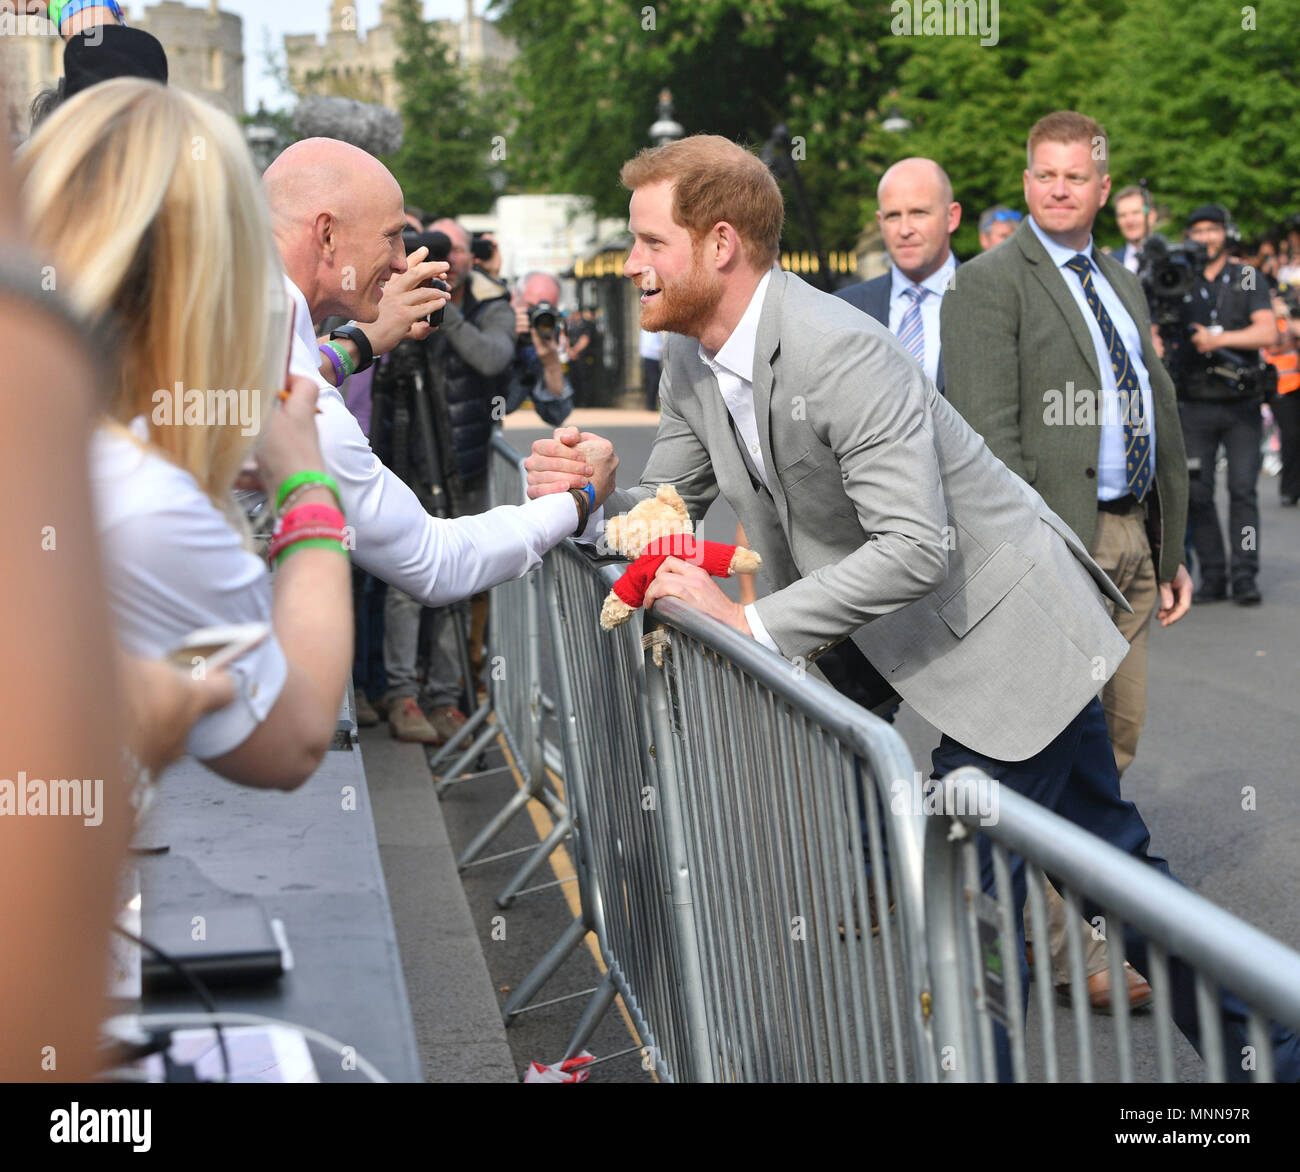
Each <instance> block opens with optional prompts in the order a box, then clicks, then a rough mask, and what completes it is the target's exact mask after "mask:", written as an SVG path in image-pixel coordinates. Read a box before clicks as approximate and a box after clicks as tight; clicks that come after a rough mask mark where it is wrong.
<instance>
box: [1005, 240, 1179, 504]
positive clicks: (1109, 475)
mask: <svg viewBox="0 0 1300 1172" xmlns="http://www.w3.org/2000/svg"><path fill="white" fill-rule="evenodd" d="M1029 226H1030V227H1031V228H1032V229H1033V231H1034V234H1035V235H1036V236H1037V237H1038V239H1039V240H1040V241H1041V242H1042V245H1043V247H1044V248H1046V249H1047V255H1048V256H1050V257H1051V258H1052V263H1053V264H1055V265H1056V267H1057V268H1059V269H1060V270H1061V276H1062V277H1063V278H1064V279H1065V285H1066V288H1068V289H1069V290H1070V295H1071V296H1072V297H1073V298H1074V300H1075V303H1076V304H1077V305H1078V307H1079V313H1080V314H1082V315H1083V321H1084V324H1085V325H1086V326H1087V327H1088V335H1089V336H1090V337H1091V338H1092V346H1093V350H1094V351H1095V352H1096V356H1097V369H1098V370H1099V371H1100V372H1101V386H1100V388H1098V389H1099V390H1100V391H1101V401H1102V409H1101V450H1100V451H1099V452H1098V455H1097V499H1098V500H1103V501H1110V500H1115V499H1116V498H1117V497H1122V496H1127V495H1128V494H1129V493H1130V492H1131V491H1132V490H1131V489H1130V488H1129V484H1128V470H1127V465H1126V463H1125V453H1126V451H1127V445H1126V444H1125V442H1124V415H1123V412H1122V411H1121V409H1120V400H1119V394H1118V387H1117V385H1116V381H1115V370H1114V368H1113V367H1112V366H1111V364H1110V351H1109V350H1107V349H1106V340H1105V338H1103V337H1102V333H1101V324H1100V323H1099V322H1098V321H1097V315H1096V314H1095V313H1093V312H1092V310H1091V309H1090V308H1089V306H1088V300H1087V298H1086V297H1085V296H1084V295H1083V280H1082V278H1080V277H1079V275H1078V274H1077V273H1076V272H1075V271H1074V270H1073V269H1069V268H1066V267H1065V266H1066V264H1067V262H1068V261H1069V260H1070V259H1071V258H1072V257H1073V256H1074V255H1075V251H1074V249H1072V248H1067V247H1066V246H1065V245H1064V244H1058V243H1057V242H1056V241H1055V240H1053V239H1052V238H1051V237H1050V236H1048V235H1047V233H1046V232H1044V231H1043V230H1042V229H1041V228H1040V227H1039V226H1038V223H1037V221H1036V220H1035V219H1034V218H1033V216H1030V217H1029ZM1083 253H1084V255H1085V256H1087V257H1088V260H1089V263H1090V265H1091V270H1092V283H1093V287H1094V288H1095V289H1096V290H1097V296H1098V297H1099V298H1100V299H1101V303H1102V305H1104V306H1105V307H1106V312H1107V313H1108V314H1110V320H1111V321H1112V322H1114V323H1115V329H1116V331H1117V332H1118V334H1119V337H1120V341H1122V342H1123V343H1124V349H1125V350H1127V351H1128V360H1129V362H1130V363H1131V364H1132V366H1133V373H1134V374H1136V375H1137V379H1138V385H1139V386H1140V387H1141V389H1142V410H1143V412H1144V413H1145V417H1146V423H1147V427H1148V435H1149V437H1150V442H1151V452H1150V459H1151V480H1152V483H1154V482H1155V468H1156V417H1155V408H1154V404H1153V403H1152V400H1151V376H1150V374H1148V373H1147V368H1146V365H1145V363H1144V362H1143V361H1142V336H1141V334H1139V333H1138V328H1137V324H1136V323H1135V322H1134V321H1133V318H1132V317H1131V316H1130V315H1129V312H1128V310H1127V309H1125V308H1124V303H1123V302H1122V301H1120V299H1119V295H1118V294H1117V293H1116V292H1115V290H1114V288H1113V287H1112V286H1111V283H1110V282H1109V281H1108V280H1106V278H1105V277H1104V276H1103V275H1102V272H1101V269H1099V268H1098V267H1097V262H1096V261H1095V260H1093V259H1092V237H1091V236H1089V237H1088V246H1087V248H1085V249H1084V250H1083ZM1083 389H1084V388H1076V391H1077V390H1083ZM1089 389H1091V388H1089ZM1061 390H1062V392H1064V391H1065V390H1066V388H1064V387H1063V388H1061ZM1074 402H1075V403H1077V399H1076V400H1074ZM1071 406H1072V404H1071V403H1067V410H1068V409H1070V407H1071Z"/></svg>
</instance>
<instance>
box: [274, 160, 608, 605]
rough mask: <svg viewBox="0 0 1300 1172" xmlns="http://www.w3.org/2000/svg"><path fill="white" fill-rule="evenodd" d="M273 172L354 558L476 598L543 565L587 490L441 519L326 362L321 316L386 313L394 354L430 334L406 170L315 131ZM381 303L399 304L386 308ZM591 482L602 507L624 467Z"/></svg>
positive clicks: (431, 597) (301, 355)
mask: <svg viewBox="0 0 1300 1172" xmlns="http://www.w3.org/2000/svg"><path fill="white" fill-rule="evenodd" d="M263 183H264V186H265V189H266V196H267V202H268V204H269V205H270V209H271V223H272V229H273V231H274V234H275V240H276V244H277V246H278V248H279V250H280V256H281V258H282V259H283V261H284V267H285V273H286V276H287V282H286V288H287V291H288V295H289V297H290V298H291V299H292V301H293V303H294V305H295V309H296V314H297V316H296V321H295V328H294V341H293V354H292V358H291V362H290V365H291V367H292V369H293V371H294V373H301V374H305V375H308V376H310V377H312V378H315V379H316V381H317V382H318V384H319V385H320V398H319V404H320V409H321V414H320V417H319V427H320V442H321V453H322V455H323V456H324V460H325V467H326V470H327V471H328V472H329V473H330V475H332V476H333V477H334V478H335V479H336V480H337V481H338V483H339V489H340V492H341V493H342V504H343V511H344V513H345V514H346V516H347V519H348V524H349V525H351V526H352V527H353V529H354V531H355V534H356V549H355V550H354V552H353V561H354V562H355V563H356V564H357V565H359V566H361V567H362V569H364V570H366V571H367V572H369V573H371V574H374V575H375V577H377V578H381V579H383V580H384V581H385V582H388V583H389V584H390V585H393V586H396V587H398V588H399V589H400V590H403V591H405V592H406V593H407V594H410V595H412V596H414V597H416V598H419V599H420V600H421V601H422V602H424V603H425V605H428V606H439V605H443V604H445V603H448V602H453V601H455V600H457V599H461V598H467V597H469V596H470V595H472V594H476V593H478V592H479V591H482V590H487V589H489V588H490V587H492V586H496V585H498V584H500V583H501V582H506V581H509V580H510V579H512V578H517V577H520V576H522V575H523V574H526V573H527V572H528V571H529V570H532V569H534V568H535V567H537V566H538V565H540V564H541V559H542V555H543V554H544V553H545V552H546V551H547V550H548V549H550V548H551V547H552V546H554V545H556V544H558V543H559V542H560V541H562V540H563V539H564V538H565V537H568V536H571V535H572V534H573V533H574V530H575V527H576V526H577V524H578V521H579V519H580V518H582V517H585V516H586V512H585V510H584V509H583V508H582V507H581V506H580V504H579V502H578V501H577V500H576V498H575V497H573V496H571V495H569V494H558V495H557V496H554V497H546V498H544V499H541V500H535V501H529V502H528V503H527V504H524V505H519V506H503V507H501V508H497V509H492V510H490V511H489V512H486V513H482V514H479V515H478V516H471V517H458V518H455V519H454V520H444V519H441V518H437V517H432V516H430V515H429V514H428V513H426V512H425V511H424V509H423V508H422V507H421V505H420V503H419V501H418V500H417V499H416V497H415V494H414V493H413V492H412V491H411V490H410V489H409V488H408V487H407V486H406V485H405V484H403V483H402V482H401V480H399V479H398V478H397V477H396V476H394V475H393V474H392V472H390V471H389V470H388V469H387V468H385V467H384V465H383V464H382V463H380V461H379V459H378V458H377V457H376V456H375V454H374V452H373V451H371V448H370V442H369V441H368V440H367V438H366V436H365V434H364V433H363V432H362V431H361V428H360V426H359V425H358V423H357V421H356V419H355V417H354V416H353V415H352V414H351V412H349V411H348V409H347V406H346V404H345V403H344V400H343V396H342V394H341V393H340V392H339V390H338V389H337V388H336V387H335V386H334V384H333V382H332V381H331V380H330V379H328V378H326V377H325V375H324V374H322V366H324V367H325V368H326V369H328V368H329V366H330V363H329V362H328V360H324V361H323V360H322V356H321V354H320V352H319V351H318V340H317V338H316V336H315V333H314V328H313V325H312V323H313V322H316V321H320V320H322V319H323V318H326V317H329V316H331V315H336V314H337V315H342V316H344V317H349V318H353V319H355V322H356V323H375V326H374V327H372V328H368V329H367V330H366V331H365V333H366V340H367V341H369V342H370V344H371V347H372V349H373V350H374V351H375V353H382V352H384V351H385V350H387V349H391V348H392V347H393V346H395V345H396V344H397V343H398V342H399V341H401V340H402V338H403V337H406V336H408V335H409V336H411V337H414V338H417V339H418V338H420V337H423V336H427V333H428V327H427V325H421V324H420V319H422V318H423V317H424V316H426V315H427V314H428V313H429V312H431V310H433V309H436V308H437V307H438V305H439V304H441V303H442V302H444V301H445V300H446V298H445V295H443V294H441V293H432V291H429V290H420V289H418V288H412V287H411V285H412V280H411V279H406V280H400V278H401V277H402V275H403V274H406V273H407V271H408V263H407V258H406V254H405V248H404V246H403V244H402V229H403V228H404V227H405V225H406V219H405V215H404V212H403V200H402V189H401V187H400V185H399V184H398V182H397V180H396V179H394V178H393V176H392V174H391V173H390V172H389V171H388V169H387V168H386V167H385V166H384V165H383V164H382V163H380V162H379V161H378V160H377V159H375V158H373V157H372V156H370V155H368V154H367V153H366V152H365V151H362V150H359V149H358V148H356V147H353V146H350V145H349V144H347V143H343V142H338V141H336V140H334V139H320V138H317V139H306V140H304V141H302V142H299V143H295V144H294V145H293V146H291V147H289V148H288V150H286V151H285V152H284V153H283V154H282V155H280V157H279V158H278V159H276V161H275V162H274V163H272V164H271V166H270V167H269V168H268V169H267V171H266V174H265V176H264V177H263ZM414 255H416V256H419V255H420V254H418V253H417V254H414ZM421 259H422V257H421ZM445 268H446V266H445V265H441V266H439V265H431V266H430V267H428V268H427V269H421V271H420V272H419V273H416V274H414V276H419V277H420V279H421V280H422V279H423V275H424V274H425V273H427V275H429V276H433V275H435V273H436V272H439V271H445ZM390 281H392V282H393V284H394V285H396V286H397V287H398V290H399V292H398V295H397V296H398V301H397V304H393V303H392V302H390V300H389V297H388V296H387V295H386V292H385V287H386V285H387V284H388V283H389V282H390ZM381 306H389V308H388V309H387V310H386V311H385V312H382V313H381ZM413 323H414V328H412V324H413ZM342 344H343V345H344V347H345V348H346V349H347V350H348V351H349V354H350V355H352V356H354V360H355V359H357V358H361V357H362V355H361V354H360V352H359V346H358V343H357V342H354V341H351V340H344V341H343V343H342ZM589 483H591V487H592V492H591V493H589V494H585V495H586V496H587V497H588V500H589V501H590V498H591V497H594V498H595V505H596V506H598V505H599V504H600V503H601V502H602V501H603V500H604V499H605V497H606V496H607V495H608V494H609V492H610V490H611V489H612V487H613V478H612V475H610V476H607V475H605V474H604V473H602V474H601V475H600V476H597V477H596V479H595V480H594V481H592V482H589ZM579 491H582V490H579Z"/></svg>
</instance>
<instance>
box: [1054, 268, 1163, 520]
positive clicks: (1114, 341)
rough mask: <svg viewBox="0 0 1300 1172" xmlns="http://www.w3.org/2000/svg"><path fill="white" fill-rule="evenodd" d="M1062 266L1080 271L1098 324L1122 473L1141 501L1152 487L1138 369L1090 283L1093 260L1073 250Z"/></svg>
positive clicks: (1145, 419)
mask: <svg viewBox="0 0 1300 1172" xmlns="http://www.w3.org/2000/svg"><path fill="white" fill-rule="evenodd" d="M1065 267H1066V268H1067V269H1072V270H1073V271H1074V272H1076V273H1078V274H1079V280H1080V281H1081V282H1082V283H1083V296H1084V300H1086V301H1087V302H1088V308H1089V309H1091V310H1092V314H1093V316H1094V317H1095V318H1096V319H1097V324H1098V325H1100V326H1101V337H1102V340H1103V341H1104V342H1105V343H1106V352H1107V354H1108V355H1109V356H1110V366H1111V369H1112V370H1113V371H1114V372H1115V386H1116V388H1117V389H1118V391H1119V403H1120V409H1121V410H1122V411H1123V413H1124V453H1125V455H1124V463H1125V473H1126V475H1127V477H1128V486H1129V490H1130V491H1131V492H1132V493H1133V495H1134V496H1135V497H1137V499H1138V500H1139V501H1141V500H1143V499H1144V498H1145V497H1146V495H1147V490H1148V489H1150V487H1151V429H1150V427H1149V426H1148V425H1147V418H1146V404H1145V403H1144V402H1143V398H1142V388H1141V386H1140V385H1139V384H1138V378H1137V372H1136V371H1134V369H1133V364H1132V363H1131V362H1130V361H1129V357H1128V351H1127V350H1126V349H1125V348H1124V343H1123V341H1122V340H1121V339H1120V336H1119V331H1118V330H1116V329H1115V323H1114V322H1113V321H1112V320H1111V317H1110V314H1109V313H1107V312H1106V307H1105V306H1104V305H1102V303H1101V298H1100V297H1099V296H1098V295H1097V287H1096V286H1095V285H1094V284H1093V283H1092V262H1091V261H1089V259H1088V258H1087V257H1086V256H1084V255H1083V253H1081V252H1076V253H1075V254H1074V256H1072V257H1070V259H1069V260H1067V261H1066V262H1065Z"/></svg>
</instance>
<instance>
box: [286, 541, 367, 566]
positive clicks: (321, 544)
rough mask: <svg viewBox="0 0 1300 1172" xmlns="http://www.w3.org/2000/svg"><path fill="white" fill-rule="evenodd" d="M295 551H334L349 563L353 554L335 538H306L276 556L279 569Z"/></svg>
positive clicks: (287, 546)
mask: <svg viewBox="0 0 1300 1172" xmlns="http://www.w3.org/2000/svg"><path fill="white" fill-rule="evenodd" d="M295 549H332V550H336V551H337V552H339V553H341V554H342V555H343V556H344V557H345V558H347V559H348V560H349V561H351V560H352V556H351V554H349V553H348V551H347V550H346V549H344V548H343V543H342V542H341V541H337V540H335V539H334V538H333V537H304V538H303V539H302V540H301V541H295V542H293V543H292V544H291V545H286V546H285V547H284V548H283V549H282V550H281V551H280V552H279V553H278V554H276V555H275V564H276V566H277V567H278V566H279V565H280V563H281V562H282V561H284V559H285V558H287V557H288V556H289V555H290V554H291V553H293V551H294V550H295Z"/></svg>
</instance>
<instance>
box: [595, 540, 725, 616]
mask: <svg viewBox="0 0 1300 1172" xmlns="http://www.w3.org/2000/svg"><path fill="white" fill-rule="evenodd" d="M735 553H736V547H735V546H734V545H723V544H721V543H720V542H717V541H696V540H695V538H694V537H692V536H691V535H690V534H689V533H674V534H672V535H671V536H670V537H661V538H659V540H658V541H652V542H650V544H649V545H647V546H646V547H645V552H643V553H642V554H641V556H640V557H639V558H637V559H636V561H634V562H633V563H632V564H631V565H630V566H628V568H627V570H626V571H624V573H623V576H622V577H621V578H620V579H619V580H618V581H617V582H615V583H614V593H615V594H617V595H618V596H619V598H621V599H622V600H623V601H624V602H626V603H627V604H628V606H630V607H632V608H633V609H635V608H637V607H639V606H640V605H641V604H642V603H643V602H644V601H645V592H646V587H648V586H649V585H650V580H651V579H652V578H653V577H654V576H655V574H656V573H657V572H658V570H659V567H660V566H661V565H663V562H664V558H670V557H672V558H681V560H682V561H684V562H692V563H693V564H695V565H698V566H703V567H704V568H705V569H706V570H707V571H708V572H709V573H710V574H711V575H713V577H715V578H729V577H731V559H732V558H733V557H734V556H735Z"/></svg>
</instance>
